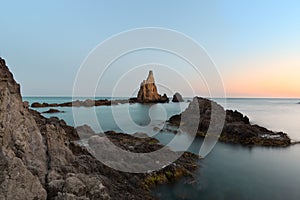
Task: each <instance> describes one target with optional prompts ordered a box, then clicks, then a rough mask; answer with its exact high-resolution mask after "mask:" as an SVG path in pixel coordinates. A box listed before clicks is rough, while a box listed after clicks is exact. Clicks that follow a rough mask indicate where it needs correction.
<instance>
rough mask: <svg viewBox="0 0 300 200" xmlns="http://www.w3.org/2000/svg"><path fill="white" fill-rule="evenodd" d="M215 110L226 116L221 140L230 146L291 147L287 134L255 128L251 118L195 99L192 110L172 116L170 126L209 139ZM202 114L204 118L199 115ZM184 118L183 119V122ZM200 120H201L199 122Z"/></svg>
mask: <svg viewBox="0 0 300 200" xmlns="http://www.w3.org/2000/svg"><path fill="white" fill-rule="evenodd" d="M212 106H213V107H214V108H215V109H216V110H218V112H220V113H219V115H220V116H221V115H224V116H226V117H225V122H224V127H223V129H222V132H221V135H220V137H219V140H220V141H222V142H226V143H233V144H241V145H246V146H251V145H258V146H281V147H286V146H289V145H291V139H290V138H289V137H288V135H287V134H286V133H283V132H273V131H271V130H268V129H266V128H264V127H261V126H258V125H252V124H250V122H249V118H248V117H247V116H244V115H243V114H241V113H240V112H238V111H232V110H225V109H224V108H223V107H222V106H220V105H219V104H217V103H215V102H214V101H211V100H209V99H205V98H201V97H194V98H193V101H192V102H191V103H190V104H189V106H188V108H187V109H186V110H185V111H184V112H183V113H181V114H179V115H174V116H172V117H171V118H170V119H169V120H168V122H169V123H170V125H173V126H176V127H179V126H180V128H181V129H183V130H184V131H187V132H194V130H191V127H192V126H194V124H198V127H196V129H197V130H195V131H196V136H198V137H205V136H206V134H207V132H208V128H209V125H210V122H211V113H212ZM199 114H200V115H199ZM182 115H184V116H185V117H183V119H181V117H182ZM199 116H200V118H199Z"/></svg>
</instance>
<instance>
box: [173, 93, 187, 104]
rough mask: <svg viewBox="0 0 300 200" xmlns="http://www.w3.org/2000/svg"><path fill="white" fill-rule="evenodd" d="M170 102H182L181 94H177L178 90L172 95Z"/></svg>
mask: <svg viewBox="0 0 300 200" xmlns="http://www.w3.org/2000/svg"><path fill="white" fill-rule="evenodd" d="M172 102H184V100H183V98H182V96H181V94H179V93H178V92H176V93H175V94H174V95H173V99H172Z"/></svg>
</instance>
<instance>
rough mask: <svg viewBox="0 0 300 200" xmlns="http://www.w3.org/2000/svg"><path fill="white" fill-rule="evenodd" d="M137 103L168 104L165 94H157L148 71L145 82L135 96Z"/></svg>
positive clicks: (150, 72)
mask: <svg viewBox="0 0 300 200" xmlns="http://www.w3.org/2000/svg"><path fill="white" fill-rule="evenodd" d="M137 101H138V102H140V103H166V102H169V98H168V97H167V95H166V94H164V95H163V96H161V95H160V94H158V92H157V88H156V85H155V81H154V75H153V72H152V71H151V70H150V71H149V74H148V77H147V79H146V80H143V82H142V83H141V85H140V89H139V92H138V95H137Z"/></svg>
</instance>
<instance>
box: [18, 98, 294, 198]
mask: <svg viewBox="0 0 300 200" xmlns="http://www.w3.org/2000/svg"><path fill="white" fill-rule="evenodd" d="M24 100H27V101H29V102H30V103H32V102H34V101H38V102H48V103H53V102H56V103H60V102H66V101H70V100H71V98H69V97H66V98H62V97H60V98H54V97H53V98H49V97H42V98H41V97H40V98H37V97H27V98H24ZM214 100H215V101H217V102H220V103H221V102H222V104H223V106H224V107H226V108H229V109H234V110H235V109H236V110H238V111H240V112H242V113H243V114H246V115H247V116H248V117H249V118H250V121H251V123H255V124H259V125H262V126H265V127H267V128H269V129H272V130H274V131H284V132H287V133H288V134H289V135H290V137H291V138H292V139H294V140H297V141H298V140H300V132H299V131H300V123H299V121H300V105H298V104H297V102H299V100H297V99H227V103H226V105H225V104H224V103H223V100H221V99H214ZM187 106H188V103H186V102H185V103H169V104H155V105H142V104H131V105H129V104H123V105H115V106H101V107H95V108H65V107H64V108H59V109H61V110H64V111H66V112H65V113H57V114H44V116H46V117H50V116H57V117H59V118H62V119H64V120H65V121H66V122H67V123H68V124H70V125H74V124H75V123H74V119H73V114H72V113H73V112H80V113H81V115H80V117H78V116H77V117H76V118H79V119H77V120H76V121H77V123H76V125H80V124H83V123H87V124H88V125H90V126H91V127H92V128H93V129H94V130H95V131H102V130H104V131H105V130H115V131H122V132H126V133H134V132H138V131H144V132H147V133H149V135H151V136H153V137H156V138H157V139H159V140H160V142H161V143H163V144H166V145H170V141H172V140H173V138H174V134H173V133H170V132H160V133H157V131H156V130H157V128H160V127H162V126H163V124H164V120H165V119H166V118H169V117H170V116H172V115H174V114H177V113H180V112H181V111H182V110H184V109H185V108H186V107H187ZM47 109H48V108H39V109H37V110H38V111H45V110H47ZM94 112H95V113H96V115H95V116H96V121H95V120H93V118H94V115H93V114H92V113H94ZM128 117H129V118H128ZM98 121H99V123H100V126H99V125H98ZM120 127H121V128H120ZM124 130H125V131H124ZM177 137H179V140H177V142H176V143H172V145H171V148H172V149H174V150H183V146H184V144H186V143H187V142H191V141H193V138H191V137H190V136H189V135H187V134H181V135H177ZM178 141H179V142H178ZM202 141H203V140H202V139H200V138H197V139H195V140H194V141H193V143H192V145H191V146H190V148H189V149H188V150H189V151H191V152H193V153H198V152H199V148H200V146H201V144H202ZM199 166H200V168H199V170H198V171H196V172H195V177H196V180H195V181H192V182H191V181H190V180H187V179H182V180H180V181H179V182H176V183H173V184H168V185H162V186H159V187H156V188H155V189H154V190H153V194H154V195H156V196H158V197H159V198H161V199H220V200H221V199H237V200H239V199H272V200H273V199H278V200H279V199H295V200H296V199H297V200H298V199H300V145H294V146H290V147H288V148H268V147H252V148H249V147H243V146H240V145H230V144H225V143H221V142H219V143H217V145H216V146H215V148H214V149H213V150H212V152H211V153H210V154H209V155H208V156H207V157H205V158H204V159H202V160H200V161H199Z"/></svg>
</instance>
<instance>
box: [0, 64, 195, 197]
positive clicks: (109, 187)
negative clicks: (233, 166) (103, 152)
mask: <svg viewBox="0 0 300 200" xmlns="http://www.w3.org/2000/svg"><path fill="white" fill-rule="evenodd" d="M0 102H1V104H0V144H1V146H0V199H5V200H24V199H25V200H26V199H28V200H32V199H35V200H44V199H48V200H65V199H72V200H79V199H80V200H83V199H84V200H87V199H153V197H152V196H151V194H150V192H149V190H148V189H149V187H150V186H151V185H152V184H153V185H154V184H157V183H164V182H168V181H171V180H174V179H175V178H178V177H180V176H183V175H189V174H191V171H192V170H194V169H195V168H196V167H197V165H196V160H197V157H196V156H194V155H193V154H190V153H184V154H183V156H181V157H180V158H179V159H178V160H177V161H176V163H175V164H174V165H173V164H172V165H169V166H166V167H165V168H163V169H162V170H160V171H158V172H149V173H144V174H130V173H124V172H120V171H117V170H114V169H112V168H109V167H107V166H106V165H104V164H102V163H101V162H100V161H98V160H97V159H95V158H94V157H93V156H92V155H91V154H90V153H89V152H88V151H87V149H86V148H85V147H83V146H80V145H79V143H78V141H79V139H80V138H79V135H78V134H80V133H78V131H77V130H76V129H74V128H73V127H70V126H68V125H66V123H65V122H64V121H63V120H59V119H58V118H56V117H51V118H45V117H43V116H42V115H41V114H40V113H38V112H37V111H34V110H31V109H28V105H27V103H23V102H22V98H21V95H20V86H19V85H18V84H17V83H16V82H15V80H14V79H13V76H12V74H11V73H10V72H9V70H8V68H7V66H6V65H5V62H4V60H3V59H1V58H0ZM79 130H80V132H81V133H82V132H84V133H85V137H86V138H91V136H92V138H101V136H95V134H94V133H93V131H92V130H91V129H90V128H89V127H87V126H84V127H82V128H81V129H79ZM106 135H108V137H109V138H111V139H112V140H114V143H116V145H118V146H120V147H122V148H125V149H131V150H132V146H133V147H134V149H133V150H134V151H137V152H142V151H148V150H152V149H153V150H156V149H157V148H161V147H162V146H161V145H159V144H158V143H157V141H155V140H154V139H151V138H138V139H135V138H134V137H133V136H129V135H125V134H116V133H113V132H109V133H106ZM102 137H103V136H102ZM91 141H94V143H95V144H98V145H103V143H101V140H98V139H96V140H94V139H93V140H91ZM99 142H100V143H99ZM170 153H171V154H172V152H171V151H170ZM173 153H174V152H173ZM177 175H178V176H177ZM162 177H166V178H167V179H162ZM161 180H164V181H161Z"/></svg>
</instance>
